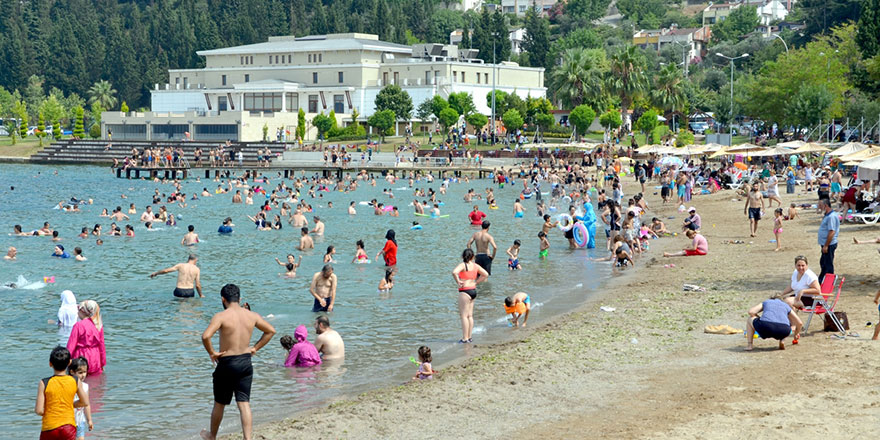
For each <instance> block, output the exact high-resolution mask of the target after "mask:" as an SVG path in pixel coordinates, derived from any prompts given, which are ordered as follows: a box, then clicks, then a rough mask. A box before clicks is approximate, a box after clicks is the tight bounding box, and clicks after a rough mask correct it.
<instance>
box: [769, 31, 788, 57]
mask: <svg viewBox="0 0 880 440" xmlns="http://www.w3.org/2000/svg"><path fill="white" fill-rule="evenodd" d="M770 35H772V36H773V38H779V41H781V42H782V47H784V48H785V53H786V54H788V44H787V43H786V42H785V39H784V38H782V36H781V35H779V34H770Z"/></svg>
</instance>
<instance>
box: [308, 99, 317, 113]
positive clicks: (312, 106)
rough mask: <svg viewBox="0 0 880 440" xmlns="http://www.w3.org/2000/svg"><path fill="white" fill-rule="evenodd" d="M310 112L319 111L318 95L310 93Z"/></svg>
mask: <svg viewBox="0 0 880 440" xmlns="http://www.w3.org/2000/svg"><path fill="white" fill-rule="evenodd" d="M309 113H318V95H309Z"/></svg>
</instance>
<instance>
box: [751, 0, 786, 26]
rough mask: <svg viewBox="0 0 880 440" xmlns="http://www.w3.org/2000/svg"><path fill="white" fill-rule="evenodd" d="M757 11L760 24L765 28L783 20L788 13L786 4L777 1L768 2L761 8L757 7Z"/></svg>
mask: <svg viewBox="0 0 880 440" xmlns="http://www.w3.org/2000/svg"><path fill="white" fill-rule="evenodd" d="M757 11H758V18H759V19H760V20H761V24H762V25H765V26H767V25H769V24H770V23H773V22H775V21H782V20H785V17H787V16H788V12H789V10H788V7H787V6H786V3H784V2H781V1H779V0H770V1H768V2H767V3H764V5H763V6H761V7H759V8H758V9H757Z"/></svg>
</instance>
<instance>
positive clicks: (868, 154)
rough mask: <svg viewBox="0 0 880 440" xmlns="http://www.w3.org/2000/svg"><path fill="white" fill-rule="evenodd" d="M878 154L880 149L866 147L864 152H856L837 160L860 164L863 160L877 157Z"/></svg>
mask: <svg viewBox="0 0 880 440" xmlns="http://www.w3.org/2000/svg"><path fill="white" fill-rule="evenodd" d="M878 154H880V148H875V147H868V148H865V149H864V150H861V151H856V152H855V153H851V154H846V155H843V156H840V157H839V158H838V159H839V160H840V161H841V162H861V161H863V160H865V159H870V158H872V157H874V156H877V155H878Z"/></svg>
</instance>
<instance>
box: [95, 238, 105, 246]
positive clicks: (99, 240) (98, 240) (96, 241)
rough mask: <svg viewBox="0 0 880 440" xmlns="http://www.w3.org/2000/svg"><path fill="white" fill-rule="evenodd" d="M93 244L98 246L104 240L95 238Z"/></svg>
mask: <svg viewBox="0 0 880 440" xmlns="http://www.w3.org/2000/svg"><path fill="white" fill-rule="evenodd" d="M95 244H96V245H98V246H101V245H103V244H104V240H101V239H100V238H99V239H97V240H95Z"/></svg>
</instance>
